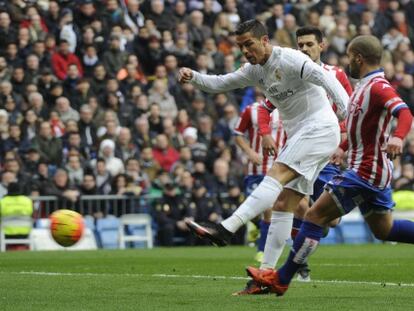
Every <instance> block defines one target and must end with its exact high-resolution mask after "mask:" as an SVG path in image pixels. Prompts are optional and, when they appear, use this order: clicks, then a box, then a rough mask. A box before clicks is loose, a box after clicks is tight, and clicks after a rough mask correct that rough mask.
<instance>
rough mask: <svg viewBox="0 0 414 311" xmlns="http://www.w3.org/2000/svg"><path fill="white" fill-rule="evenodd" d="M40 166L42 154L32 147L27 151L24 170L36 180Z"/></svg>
mask: <svg viewBox="0 0 414 311" xmlns="http://www.w3.org/2000/svg"><path fill="white" fill-rule="evenodd" d="M39 164H40V154H39V151H38V150H37V149H36V148H33V147H30V148H29V149H27V150H26V154H25V160H24V168H25V170H26V173H27V174H29V176H30V178H36V177H35V176H36V174H37V172H38V166H39Z"/></svg>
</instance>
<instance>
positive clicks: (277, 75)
mask: <svg viewBox="0 0 414 311" xmlns="http://www.w3.org/2000/svg"><path fill="white" fill-rule="evenodd" d="M275 78H276V80H278V81H280V80H282V73H281V72H280V69H276V70H275Z"/></svg>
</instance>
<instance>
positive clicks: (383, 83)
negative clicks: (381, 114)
mask: <svg viewBox="0 0 414 311" xmlns="http://www.w3.org/2000/svg"><path fill="white" fill-rule="evenodd" d="M372 92H375V93H383V92H384V93H389V92H396V91H395V89H394V87H393V86H392V85H391V83H390V82H388V80H386V79H385V78H383V77H378V78H374V79H373V81H372V85H371V93H372Z"/></svg>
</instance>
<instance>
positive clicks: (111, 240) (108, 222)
mask: <svg viewBox="0 0 414 311" xmlns="http://www.w3.org/2000/svg"><path fill="white" fill-rule="evenodd" d="M119 225H120V220H119V219H118V218H116V217H115V216H113V215H108V216H106V217H105V218H101V219H98V220H97V221H96V232H97V235H98V238H99V245H100V246H101V247H102V248H109V249H114V248H118V244H119V243H118V240H119V233H118V232H119V231H118V230H119Z"/></svg>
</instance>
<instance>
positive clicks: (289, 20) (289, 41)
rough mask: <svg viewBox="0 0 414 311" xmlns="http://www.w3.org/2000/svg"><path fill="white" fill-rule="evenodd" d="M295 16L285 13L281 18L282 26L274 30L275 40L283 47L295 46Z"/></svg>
mask: <svg viewBox="0 0 414 311" xmlns="http://www.w3.org/2000/svg"><path fill="white" fill-rule="evenodd" d="M297 28H298V26H297V25H296V18H295V16H293V15H292V14H286V15H285V16H284V18H283V27H282V28H280V29H278V30H276V32H275V36H274V38H275V40H276V42H277V43H278V45H280V46H283V47H290V48H294V47H296V30H297Z"/></svg>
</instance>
